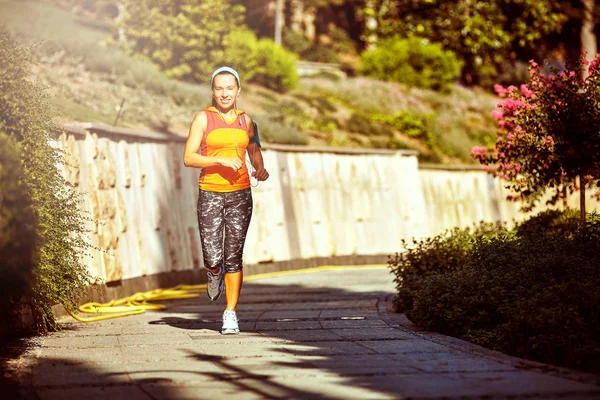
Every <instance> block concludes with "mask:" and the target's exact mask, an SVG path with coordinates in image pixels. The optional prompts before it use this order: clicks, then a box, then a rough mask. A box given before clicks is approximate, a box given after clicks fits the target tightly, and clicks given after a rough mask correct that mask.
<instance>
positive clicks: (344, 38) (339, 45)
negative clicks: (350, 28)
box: [329, 26, 356, 54]
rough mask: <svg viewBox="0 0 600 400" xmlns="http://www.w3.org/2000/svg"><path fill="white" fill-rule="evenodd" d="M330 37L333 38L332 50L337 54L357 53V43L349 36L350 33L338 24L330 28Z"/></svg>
mask: <svg viewBox="0 0 600 400" xmlns="http://www.w3.org/2000/svg"><path fill="white" fill-rule="evenodd" d="M329 39H330V40H331V44H330V47H331V50H332V51H334V52H335V53H337V54H340V53H345V54H354V53H356V48H355V44H354V42H353V41H352V39H350V36H348V33H347V32H346V31H345V30H343V29H342V28H338V27H337V26H334V27H332V28H331V29H330V30H329Z"/></svg>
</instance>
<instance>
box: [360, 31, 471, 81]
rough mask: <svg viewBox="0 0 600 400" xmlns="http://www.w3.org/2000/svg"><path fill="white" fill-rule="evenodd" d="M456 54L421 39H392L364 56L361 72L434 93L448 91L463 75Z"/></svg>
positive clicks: (381, 41)
mask: <svg viewBox="0 0 600 400" xmlns="http://www.w3.org/2000/svg"><path fill="white" fill-rule="evenodd" d="M460 69H461V63H460V61H458V59H457V58H456V56H455V55H454V53H452V52H451V51H448V50H443V48H442V46H441V44H439V43H427V42H426V41H425V40H424V39H421V38H415V37H413V38H409V39H401V38H391V39H383V40H380V41H379V42H377V44H376V47H375V48H373V49H370V50H367V51H365V52H364V53H363V54H362V55H361V64H360V68H359V72H360V73H361V74H363V75H366V76H372V77H375V78H378V79H382V80H387V81H395V82H401V83H406V84H407V85H410V86H417V87H422V88H429V89H433V90H440V91H445V90H449V89H450V87H451V85H452V84H453V83H454V82H455V81H456V77H457V76H458V74H459V73H460Z"/></svg>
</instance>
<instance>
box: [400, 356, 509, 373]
mask: <svg viewBox="0 0 600 400" xmlns="http://www.w3.org/2000/svg"><path fill="white" fill-rule="evenodd" d="M388 356H389V357H390V358H392V359H394V360H396V361H397V362H400V363H403V364H407V365H411V366H413V367H414V368H416V369H418V370H420V371H424V372H430V373H431V372H434V373H443V372H481V371H514V370H515V369H516V368H515V367H513V366H511V365H508V364H505V363H502V362H496V361H491V360H488V359H485V358H482V357H470V356H466V355H460V354H456V353H418V354H414V353H413V354H411V353H409V354H391V355H388Z"/></svg>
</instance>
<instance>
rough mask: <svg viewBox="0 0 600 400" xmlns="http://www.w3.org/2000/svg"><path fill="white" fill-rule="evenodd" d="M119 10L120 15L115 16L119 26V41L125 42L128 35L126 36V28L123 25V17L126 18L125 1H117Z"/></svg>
mask: <svg viewBox="0 0 600 400" xmlns="http://www.w3.org/2000/svg"><path fill="white" fill-rule="evenodd" d="M117 11H118V15H117V18H115V22H116V24H117V26H118V28H117V40H118V41H119V42H125V41H127V37H126V36H125V28H124V27H123V19H124V18H125V3H124V2H122V1H119V2H118V3H117Z"/></svg>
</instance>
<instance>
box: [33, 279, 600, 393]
mask: <svg viewBox="0 0 600 400" xmlns="http://www.w3.org/2000/svg"><path fill="white" fill-rule="evenodd" d="M391 281H392V276H391V275H390V274H389V272H388V270H387V269H369V270H365V269H362V270H361V269H348V270H341V271H340V270H338V271H325V272H323V271H321V272H311V273H306V274H299V275H286V276H280V277H275V278H265V279H261V280H256V281H251V282H247V283H245V286H244V290H243V293H242V300H243V305H242V306H240V308H239V316H240V319H241V325H240V326H241V329H242V331H243V333H242V334H240V335H238V336H221V335H220V334H219V333H218V331H219V329H220V316H221V312H222V309H223V300H219V301H218V302H217V303H216V304H215V303H210V302H209V301H208V299H207V298H206V297H205V296H204V295H203V296H202V297H201V298H200V299H193V300H177V301H170V302H165V303H164V304H167V305H168V310H166V311H162V312H148V313H146V314H142V315H138V316H132V317H126V318H120V319H115V320H109V321H104V322H99V323H92V324H78V323H72V322H69V323H68V324H67V325H66V330H65V331H63V332H60V333H56V334H53V335H51V336H49V337H47V338H45V339H44V340H43V342H41V343H40V345H39V347H37V348H35V349H34V350H33V352H29V356H25V357H29V358H30V360H29V361H32V360H31V359H32V358H33V357H32V354H33V355H35V356H37V361H36V362H35V363H31V362H30V363H28V362H26V361H27V360H24V363H23V364H24V365H28V364H30V365H31V369H30V371H31V374H30V375H29V377H28V378H27V379H26V381H25V382H24V383H25V384H26V385H28V387H29V388H30V393H29V394H30V396H31V397H32V398H38V399H42V400H50V399H60V400H70V399H90V400H91V399H109V400H120V399H126V400H138V399H140V400H141V399H144V400H147V399H213V400H218V399H235V400H242V399H275V398H277V399H279V398H288V399H300V398H311V399H312V398H321V399H385V398H396V399H398V398H447V399H448V398H486V399H492V398H528V399H531V398H533V399H548V398H550V399H554V398H560V399H599V398H600V383H599V379H598V377H595V376H589V375H583V374H578V373H574V372H573V371H568V370H560V369H556V368H549V367H547V366H544V365H541V364H536V363H531V362H525V361H523V360H519V359H516V358H512V357H508V356H504V355H502V354H499V353H496V352H492V351H488V350H485V349H482V348H480V347H478V346H474V345H470V344H468V343H465V342H463V341H460V340H456V339H452V338H448V337H445V336H442V335H439V334H434V333H430V332H420V331H418V330H417V329H415V328H414V327H413V326H412V325H411V324H410V322H409V321H407V320H406V319H405V318H404V317H403V316H402V315H398V314H393V313H388V310H387V308H388V306H389V302H390V301H391V298H392V294H393V285H392V282H391ZM36 396H37V397H36Z"/></svg>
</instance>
